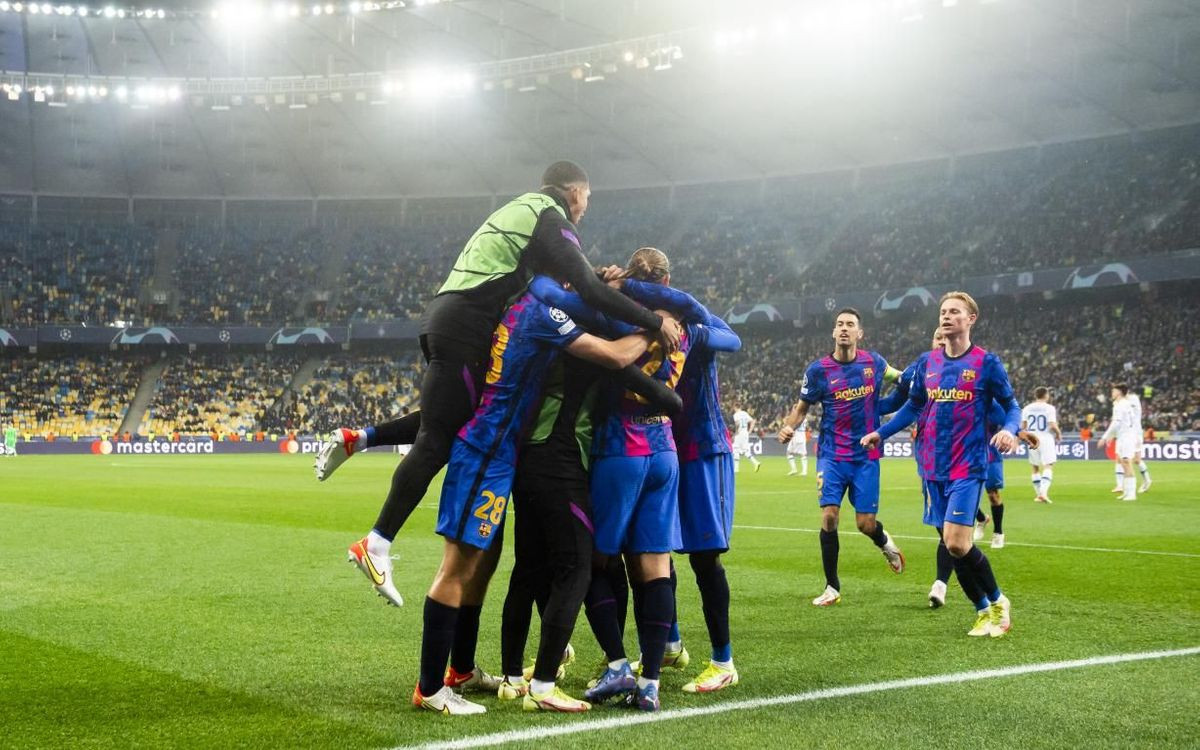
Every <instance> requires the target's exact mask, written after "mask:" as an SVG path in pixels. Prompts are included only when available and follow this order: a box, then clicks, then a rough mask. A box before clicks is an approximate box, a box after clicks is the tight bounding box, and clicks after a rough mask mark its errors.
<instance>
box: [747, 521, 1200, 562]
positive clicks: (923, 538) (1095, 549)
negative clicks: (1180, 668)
mask: <svg viewBox="0 0 1200 750" xmlns="http://www.w3.org/2000/svg"><path fill="white" fill-rule="evenodd" d="M733 528H735V529H750V530H752V531H793V532H797V533H802V534H816V533H817V532H819V531H820V529H792V528H785V527H783V526H746V525H743V524H734V525H733ZM888 533H889V534H891V537H892V538H893V539H916V540H917V541H919V542H932V541H933V540H934V539H937V537H936V536H917V535H915V534H892V533H891V532H890V531H889V532H888ZM1004 546H1006V547H1037V548H1038V549H1063V550H1072V551H1075V552H1122V553H1125V554H1129V555H1161V556H1163V557H1200V554H1196V553H1193V552H1160V551H1158V550H1150V549H1120V548H1117V547H1077V546H1074V545H1070V544H1036V543H1034V542H1005V543H1004Z"/></svg>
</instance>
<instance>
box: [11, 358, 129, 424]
mask: <svg viewBox="0 0 1200 750" xmlns="http://www.w3.org/2000/svg"><path fill="white" fill-rule="evenodd" d="M146 361H147V360H146V359H144V358H142V357H122V358H105V357H84V356H66V357H61V356H58V357H44V358H36V357H5V358H2V359H0V425H5V426H7V425H10V424H11V425H14V426H15V427H16V428H17V432H18V433H19V434H21V435H22V436H26V438H27V439H28V437H33V436H37V437H41V438H44V439H57V440H72V439H76V438H81V437H85V436H88V437H106V436H110V435H114V434H116V433H117V430H118V428H119V427H120V426H121V420H122V418H123V417H124V416H125V412H126V410H127V409H128V408H129V403H130V401H132V400H133V395H134V392H135V391H136V390H137V386H138V380H139V377H140V376H141V372H142V369H143V367H144V366H145V364H146Z"/></svg>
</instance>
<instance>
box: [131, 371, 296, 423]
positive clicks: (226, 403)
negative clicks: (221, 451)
mask: <svg viewBox="0 0 1200 750" xmlns="http://www.w3.org/2000/svg"><path fill="white" fill-rule="evenodd" d="M302 359H303V357H302V355H297V354H290V353H289V354H265V353H257V354H230V353H219V354H218V353H210V354H195V355H192V356H188V357H178V358H175V359H172V360H171V361H170V362H169V363H168V364H167V367H166V369H165V370H164V371H163V373H162V375H161V376H160V377H159V379H158V382H157V383H156V384H155V389H154V396H153V397H152V398H151V400H150V406H149V408H147V410H146V413H145V415H144V416H143V417H142V420H141V424H140V425H139V426H138V430H137V432H138V433H139V434H141V435H145V436H149V435H157V436H169V435H173V434H176V433H178V434H181V435H211V436H214V437H218V438H236V439H243V440H244V439H247V436H250V437H253V436H255V435H256V434H257V433H259V432H264V431H267V430H265V429H264V428H263V425H264V423H265V422H266V421H267V413H268V410H269V409H270V408H271V407H272V406H273V405H274V403H275V401H276V399H278V398H279V396H280V395H281V394H282V393H283V392H284V390H285V389H286V388H287V386H288V384H289V383H291V381H292V378H293V377H294V376H295V374H296V371H297V370H298V369H299V367H300V364H301V362H302ZM131 395H132V394H131Z"/></svg>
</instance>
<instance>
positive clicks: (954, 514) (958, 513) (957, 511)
mask: <svg viewBox="0 0 1200 750" xmlns="http://www.w3.org/2000/svg"><path fill="white" fill-rule="evenodd" d="M950 515H952V516H961V515H963V511H961V510H956V511H954V512H953V513H951V514H950Z"/></svg>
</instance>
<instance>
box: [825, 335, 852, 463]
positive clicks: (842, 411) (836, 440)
mask: <svg viewBox="0 0 1200 750" xmlns="http://www.w3.org/2000/svg"><path fill="white" fill-rule="evenodd" d="M821 367H822V369H824V370H825V389H826V390H827V391H830V392H832V391H833V384H834V383H836V382H837V381H838V380H840V379H841V378H842V376H843V373H842V367H841V365H840V364H838V362H836V361H835V360H834V359H833V357H828V356H826V357H822V358H821ZM835 376H836V377H835ZM853 429H854V413H853V412H852V411H851V403H850V402H849V401H836V402H834V404H833V455H834V457H835V458H853V456H854V448H853V446H851V445H850V440H849V438H850V437H851V432H852V431H853Z"/></svg>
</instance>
